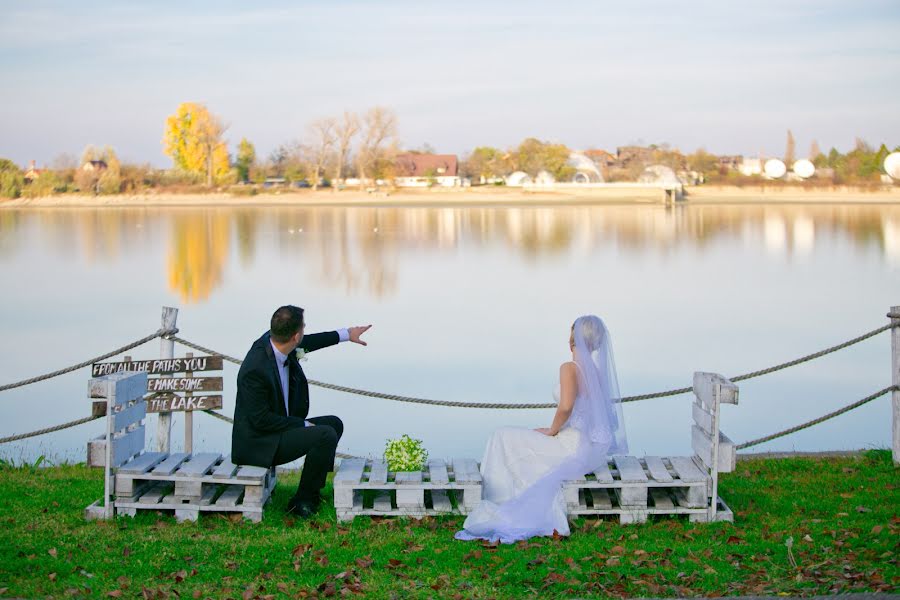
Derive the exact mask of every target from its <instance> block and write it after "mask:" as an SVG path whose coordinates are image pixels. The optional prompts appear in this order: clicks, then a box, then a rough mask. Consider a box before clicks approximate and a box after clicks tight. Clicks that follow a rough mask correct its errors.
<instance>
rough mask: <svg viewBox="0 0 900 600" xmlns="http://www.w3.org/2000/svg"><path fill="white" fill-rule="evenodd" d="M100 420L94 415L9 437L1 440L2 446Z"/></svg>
mask: <svg viewBox="0 0 900 600" xmlns="http://www.w3.org/2000/svg"><path fill="white" fill-rule="evenodd" d="M101 416H102V415H101ZM99 418H100V416H93V415H92V416H90V417H85V418H83V419H78V420H77V421H69V422H68V423H63V424H62V425H54V426H53V427H47V428H45V429H38V430H37V431H32V432H30V433H20V434H18V435H11V436H9V437H5V438H0V444H5V443H7V442H16V441H18V440H24V439H27V438H30V437H35V436H38V435H44V434H45V433H53V432H54V431H61V430H63V429H68V428H69V427H75V426H76V425H81V424H83V423H90V422H91V421H94V420H96V419H99Z"/></svg>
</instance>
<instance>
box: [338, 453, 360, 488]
mask: <svg viewBox="0 0 900 600" xmlns="http://www.w3.org/2000/svg"><path fill="white" fill-rule="evenodd" d="M365 468H366V459H364V458H345V459H343V460H341V464H340V466H339V467H338V471H337V473H335V474H334V485H336V486H343V485H353V484H354V483H359V480H360V478H361V477H362V474H363V470H364V469H365Z"/></svg>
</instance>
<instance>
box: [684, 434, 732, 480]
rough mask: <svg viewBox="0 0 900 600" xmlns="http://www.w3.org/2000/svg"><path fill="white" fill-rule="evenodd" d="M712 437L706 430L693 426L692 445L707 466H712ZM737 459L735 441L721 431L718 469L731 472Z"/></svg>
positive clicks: (722, 471)
mask: <svg viewBox="0 0 900 600" xmlns="http://www.w3.org/2000/svg"><path fill="white" fill-rule="evenodd" d="M712 446H713V443H712V438H710V437H709V436H708V435H707V434H706V432H704V431H703V430H702V429H700V428H699V427H697V426H696V425H693V426H691V447H692V448H693V450H694V452H696V453H697V456H698V457H699V458H700V460H702V461H703V464H705V465H706V466H707V467H710V468H712ZM736 459H737V456H736V452H735V447H734V442H732V441H731V439H730V438H729V437H728V436H726V435H725V434H724V433H722V432H721V431H720V432H719V457H718V464H717V465H716V470H717V471H719V472H721V473H730V472H731V471H734V466H735V461H736Z"/></svg>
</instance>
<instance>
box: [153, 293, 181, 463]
mask: <svg viewBox="0 0 900 600" xmlns="http://www.w3.org/2000/svg"><path fill="white" fill-rule="evenodd" d="M177 319H178V309H177V308H171V307H168V306H163V309H162V328H163V329H174V328H175V321H176V320H177ZM159 357H160V358H174V357H175V342H174V341H172V340H167V339H165V338H160V340H159ZM161 377H171V375H161ZM171 437H172V413H170V412H161V413H159V415H157V421H156V450H157V451H158V452H169V447H170V438H171Z"/></svg>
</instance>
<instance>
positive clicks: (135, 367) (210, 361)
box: [91, 356, 222, 391]
mask: <svg viewBox="0 0 900 600" xmlns="http://www.w3.org/2000/svg"><path fill="white" fill-rule="evenodd" d="M221 370H222V357H221V356H193V357H191V358H156V359H152V360H132V361H123V362H100V363H94V364H93V365H92V366H91V376H92V377H101V376H103V375H112V374H115V375H127V374H129V373H144V374H145V375H146V374H150V375H168V374H172V373H187V372H196V371H221ZM146 389H147V387H146V384H145V385H144V390H145V391H146Z"/></svg>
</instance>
